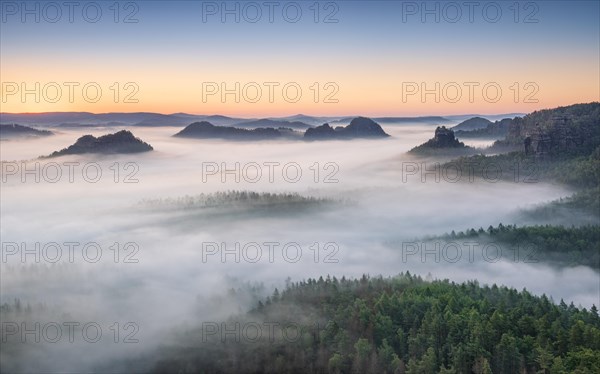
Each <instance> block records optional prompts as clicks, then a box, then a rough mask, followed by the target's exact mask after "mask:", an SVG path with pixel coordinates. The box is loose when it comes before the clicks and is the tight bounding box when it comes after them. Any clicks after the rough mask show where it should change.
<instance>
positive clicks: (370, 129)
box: [304, 117, 389, 140]
mask: <svg viewBox="0 0 600 374" xmlns="http://www.w3.org/2000/svg"><path fill="white" fill-rule="evenodd" d="M388 136H389V135H388V134H386V132H385V131H383V129H382V128H381V126H379V124H378V123H377V122H375V121H373V120H372V119H370V118H366V117H357V118H354V119H353V120H352V121H350V124H349V125H348V126H346V127H343V126H338V127H336V128H335V129H333V128H332V127H331V126H329V124H327V123H326V124H324V125H321V126H319V127H315V128H312V129H308V130H306V132H305V133H304V138H305V139H307V140H329V139H361V138H362V139H365V138H367V139H368V138H387V137H388Z"/></svg>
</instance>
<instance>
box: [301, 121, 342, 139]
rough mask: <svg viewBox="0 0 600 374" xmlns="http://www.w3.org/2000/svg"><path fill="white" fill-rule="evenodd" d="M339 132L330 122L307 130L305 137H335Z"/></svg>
mask: <svg viewBox="0 0 600 374" xmlns="http://www.w3.org/2000/svg"><path fill="white" fill-rule="evenodd" d="M337 135H338V133H336V131H335V130H334V129H333V128H332V127H331V126H329V124H328V123H326V124H324V125H321V126H318V127H314V128H312V129H308V130H306V132H305V133H304V138H305V139H335V138H336V136H337Z"/></svg>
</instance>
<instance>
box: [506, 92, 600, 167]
mask: <svg viewBox="0 0 600 374" xmlns="http://www.w3.org/2000/svg"><path fill="white" fill-rule="evenodd" d="M501 143H503V144H507V145H513V146H518V147H519V148H520V149H521V150H522V151H524V152H525V153H526V154H527V155H534V156H536V157H556V156H561V155H567V154H568V155H588V154H590V153H591V152H592V151H593V150H594V149H595V148H596V147H597V146H598V145H600V103H590V104H576V105H571V106H568V107H560V108H556V109H549V110H541V111H537V112H533V113H531V114H528V115H527V116H525V117H523V118H515V119H514V120H513V121H512V122H511V124H510V126H509V129H508V134H507V136H506V139H505V140H504V141H503V142H501Z"/></svg>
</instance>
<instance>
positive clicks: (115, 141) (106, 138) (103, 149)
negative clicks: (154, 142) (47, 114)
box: [49, 130, 153, 157]
mask: <svg viewBox="0 0 600 374" xmlns="http://www.w3.org/2000/svg"><path fill="white" fill-rule="evenodd" d="M152 150H153V148H152V146H151V145H150V144H148V143H145V142H143V141H142V140H141V139H139V138H136V137H135V136H134V135H133V134H132V133H131V132H130V131H127V130H122V131H119V132H116V133H114V134H108V135H103V136H100V137H97V138H96V137H95V136H93V135H84V136H82V137H81V138H79V139H77V141H76V142H75V143H74V144H73V145H71V146H69V147H67V148H64V149H62V150H60V151H57V152H54V153H52V154H51V155H50V156H49V157H56V156H63V155H77V154H84V153H100V154H118V153H139V152H148V151H152Z"/></svg>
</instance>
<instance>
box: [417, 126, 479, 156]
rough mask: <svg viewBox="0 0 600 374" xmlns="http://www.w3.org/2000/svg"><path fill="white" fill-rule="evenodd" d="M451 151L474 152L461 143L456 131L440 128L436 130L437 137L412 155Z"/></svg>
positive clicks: (418, 148) (420, 146) (418, 147)
mask: <svg viewBox="0 0 600 374" xmlns="http://www.w3.org/2000/svg"><path fill="white" fill-rule="evenodd" d="M443 150H446V151H448V150H450V151H456V150H458V151H461V150H472V148H471V147H467V146H466V145H465V144H464V143H462V142H460V141H459V140H458V139H456V137H455V136H454V131H452V130H451V129H448V128H446V127H445V126H440V127H437V128H436V129H435V135H434V137H433V138H432V139H429V140H428V141H427V142H425V143H423V144H421V145H419V146H417V147H415V148H413V149H411V150H410V151H409V152H410V153H416V154H429V153H438V151H443Z"/></svg>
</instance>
